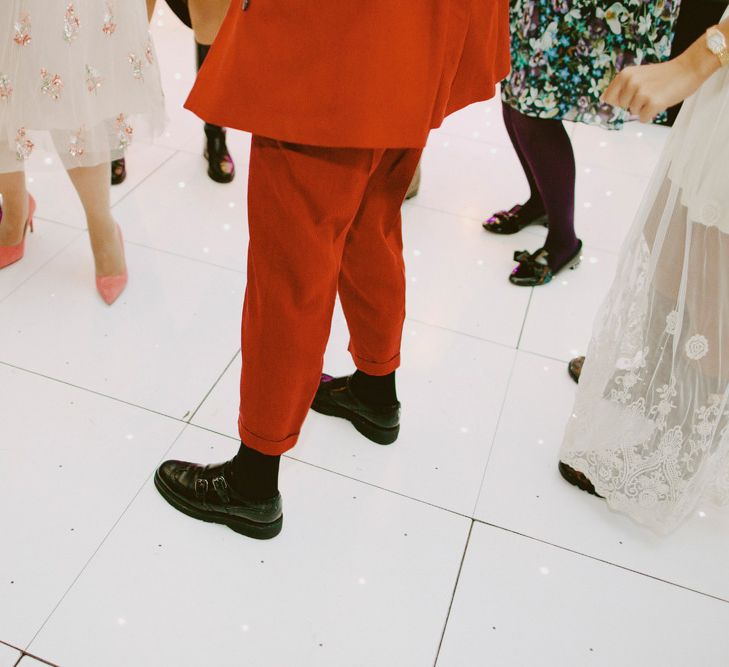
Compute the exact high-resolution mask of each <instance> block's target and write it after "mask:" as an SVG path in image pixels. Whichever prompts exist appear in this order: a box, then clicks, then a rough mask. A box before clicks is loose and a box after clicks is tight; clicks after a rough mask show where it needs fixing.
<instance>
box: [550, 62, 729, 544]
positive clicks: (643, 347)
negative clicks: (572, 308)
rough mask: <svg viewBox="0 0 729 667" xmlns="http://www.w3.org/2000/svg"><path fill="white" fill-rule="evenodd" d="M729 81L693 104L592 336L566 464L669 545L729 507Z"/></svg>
mask: <svg viewBox="0 0 729 667" xmlns="http://www.w3.org/2000/svg"><path fill="white" fill-rule="evenodd" d="M728 166H729V68H723V69H722V70H721V71H720V72H717V73H716V74H715V75H714V76H713V77H712V78H711V79H710V80H709V81H707V82H706V83H705V85H704V86H703V87H702V89H701V90H700V91H699V92H698V93H697V94H696V95H695V96H694V97H693V98H691V99H689V100H688V101H687V102H686V104H685V105H684V108H683V110H682V112H681V115H680V116H679V119H678V121H677V123H676V125H675V127H674V130H673V132H672V134H671V136H670V138H669V140H668V143H667V147H666V150H665V153H664V155H663V157H662V159H661V161H660V163H659V166H658V168H657V171H656V173H655V174H654V177H653V181H652V184H651V185H650V187H649V189H648V192H647V194H646V197H645V199H644V202H643V204H642V206H641V209H640V211H639V213H638V216H637V219H636V222H635V224H634V226H633V228H632V230H631V232H630V234H629V236H628V238H627V240H626V242H625V245H624V247H623V249H622V253H621V258H620V262H619V266H618V270H617V277H616V279H615V282H614V284H613V286H612V288H611V290H610V292H609V294H608V297H607V299H606V301H605V303H604V304H603V306H602V309H601V312H600V314H599V315H598V319H597V322H596V324H595V328H594V331H593V337H592V340H591V342H590V345H589V348H588V352H587V361H586V363H585V366H584V369H583V372H582V376H581V378H580V384H579V388H578V391H577V397H576V401H575V406H574V410H573V414H572V417H571V418H570V420H569V423H568V425H567V431H566V435H565V439H564V443H563V446H562V450H561V453H560V458H561V460H563V461H564V462H565V463H567V464H569V465H570V466H572V467H573V468H575V469H577V470H579V471H581V472H583V473H584V474H585V475H587V477H589V479H590V480H591V481H592V482H593V484H594V485H595V488H596V490H597V492H598V493H599V494H600V495H602V496H604V497H605V498H606V499H607V502H608V504H609V505H610V506H611V507H612V508H613V509H615V510H618V511H620V512H624V513H626V514H628V515H629V516H631V517H632V518H633V519H635V520H636V521H638V522H640V523H642V524H645V525H647V526H650V527H651V528H653V529H654V530H656V531H658V532H660V533H665V532H668V531H670V530H672V529H674V528H675V527H676V526H677V525H678V524H679V523H680V522H681V521H682V520H683V519H685V518H686V517H687V516H688V515H689V514H691V513H692V512H693V511H695V510H696V508H697V505H698V504H699V503H702V502H708V501H711V502H713V503H716V504H719V505H726V504H727V503H729V405H728V403H727V399H728V398H729V188H728V187H727V184H728V183H729V181H727V173H728V172H727V167H728Z"/></svg>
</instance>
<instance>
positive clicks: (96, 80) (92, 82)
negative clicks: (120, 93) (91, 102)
mask: <svg viewBox="0 0 729 667" xmlns="http://www.w3.org/2000/svg"><path fill="white" fill-rule="evenodd" d="M102 82H103V79H102V78H101V74H100V73H99V70H97V69H94V68H93V67H91V65H86V90H88V91H89V92H90V93H94V94H96V93H97V92H98V91H99V88H101V84H102Z"/></svg>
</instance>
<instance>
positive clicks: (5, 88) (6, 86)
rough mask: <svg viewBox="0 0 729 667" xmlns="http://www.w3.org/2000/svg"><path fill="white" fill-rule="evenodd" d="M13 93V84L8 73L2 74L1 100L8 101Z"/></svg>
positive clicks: (0, 78)
mask: <svg viewBox="0 0 729 667" xmlns="http://www.w3.org/2000/svg"><path fill="white" fill-rule="evenodd" d="M12 94H13V86H12V84H11V83H10V77H9V76H8V75H7V74H0V100H3V101H5V102H7V101H8V100H9V99H10V97H11V96H12Z"/></svg>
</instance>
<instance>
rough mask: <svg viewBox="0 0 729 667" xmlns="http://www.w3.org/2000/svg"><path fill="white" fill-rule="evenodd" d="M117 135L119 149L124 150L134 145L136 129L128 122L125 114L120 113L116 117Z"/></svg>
mask: <svg viewBox="0 0 729 667" xmlns="http://www.w3.org/2000/svg"><path fill="white" fill-rule="evenodd" d="M116 135H117V139H118V144H117V148H118V149H120V150H124V149H126V148H127V147H128V146H129V145H130V144H131V143H132V138H133V136H134V128H133V127H132V126H131V125H130V124H129V123H128V122H127V119H126V116H125V115H124V114H123V113H120V114H119V115H118V116H117V117H116Z"/></svg>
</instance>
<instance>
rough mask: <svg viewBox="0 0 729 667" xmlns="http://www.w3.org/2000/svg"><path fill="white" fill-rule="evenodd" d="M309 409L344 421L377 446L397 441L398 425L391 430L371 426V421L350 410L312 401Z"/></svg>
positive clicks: (374, 425)
mask: <svg viewBox="0 0 729 667" xmlns="http://www.w3.org/2000/svg"><path fill="white" fill-rule="evenodd" d="M311 409H312V410H313V411H314V412H318V413H319V414H321V415H327V416H328V417H339V418H341V419H346V420H347V421H348V422H350V423H351V424H352V426H354V428H356V429H357V431H359V433H361V434H362V435H363V436H364V437H365V438H367V439H368V440H371V441H372V442H374V443H377V444H378V445H391V444H392V443H393V442H395V440H397V438H398V436H399V435H400V426H399V425H398V426H395V427H393V428H383V427H382V426H377V425H376V424H373V423H372V422H371V421H369V420H368V419H365V418H364V417H362V416H361V415H358V414H357V413H356V412H353V411H352V410H347V409H346V408H343V407H341V406H339V405H337V406H328V405H321V404H317V402H316V401H314V403H313V404H312V406H311Z"/></svg>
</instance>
